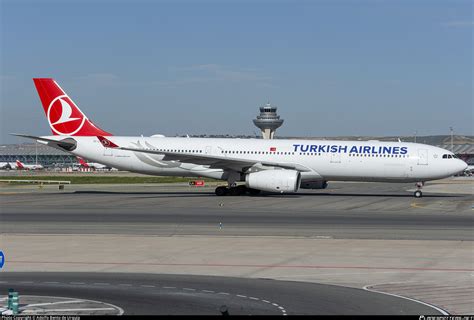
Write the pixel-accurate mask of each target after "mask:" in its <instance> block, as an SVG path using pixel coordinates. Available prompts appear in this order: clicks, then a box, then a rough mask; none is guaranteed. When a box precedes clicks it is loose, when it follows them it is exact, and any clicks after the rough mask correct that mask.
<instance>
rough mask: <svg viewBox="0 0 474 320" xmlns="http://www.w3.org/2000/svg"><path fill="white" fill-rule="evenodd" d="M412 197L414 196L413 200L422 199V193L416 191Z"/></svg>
mask: <svg viewBox="0 0 474 320" xmlns="http://www.w3.org/2000/svg"><path fill="white" fill-rule="evenodd" d="M413 195H414V196H415V198H421V197H423V193H422V192H421V190H416V191H415V193H414V194H413Z"/></svg>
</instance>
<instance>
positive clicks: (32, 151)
mask: <svg viewBox="0 0 474 320" xmlns="http://www.w3.org/2000/svg"><path fill="white" fill-rule="evenodd" d="M36 154H38V155H48V156H64V155H69V154H68V153H67V152H65V151H61V150H59V149H55V148H51V147H49V146H46V145H43V144H41V143H38V144H36V145H35V144H34V143H22V144H6V145H1V146H0V156H3V155H19V156H22V155H25V156H31V155H33V156H34V155H36Z"/></svg>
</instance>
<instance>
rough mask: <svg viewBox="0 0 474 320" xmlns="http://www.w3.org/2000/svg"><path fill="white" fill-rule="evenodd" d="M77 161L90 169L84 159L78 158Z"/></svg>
mask: <svg viewBox="0 0 474 320" xmlns="http://www.w3.org/2000/svg"><path fill="white" fill-rule="evenodd" d="M77 160H79V163H80V165H81V166H83V167H85V168H89V165H88V164H87V162H85V161H84V159H82V158H81V157H77Z"/></svg>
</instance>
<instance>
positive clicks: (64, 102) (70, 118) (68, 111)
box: [47, 95, 87, 136]
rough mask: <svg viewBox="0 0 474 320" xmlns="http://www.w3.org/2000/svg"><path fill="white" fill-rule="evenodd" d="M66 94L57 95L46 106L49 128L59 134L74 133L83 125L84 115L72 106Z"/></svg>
mask: <svg viewBox="0 0 474 320" xmlns="http://www.w3.org/2000/svg"><path fill="white" fill-rule="evenodd" d="M72 106H74V103H73V102H72V101H71V99H70V98H69V97H68V96H67V95H62V96H58V97H56V98H55V99H53V101H51V103H50V104H49V107H48V114H47V116H48V122H49V126H50V127H51V129H52V130H53V131H54V132H56V133H57V134H59V135H71V136H72V135H74V134H76V133H77V132H78V131H79V130H81V128H82V127H83V126H84V123H85V122H86V119H87V118H86V116H84V114H82V112H81V111H80V110H79V109H78V108H77V107H76V106H74V108H73V107H72Z"/></svg>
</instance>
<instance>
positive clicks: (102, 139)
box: [97, 136, 119, 148]
mask: <svg viewBox="0 0 474 320" xmlns="http://www.w3.org/2000/svg"><path fill="white" fill-rule="evenodd" d="M97 139H99V141H100V143H102V145H103V146H104V148H118V147H119V146H118V145H116V144H115V143H113V142H112V141H110V140H109V139H107V138H105V137H103V136H97Z"/></svg>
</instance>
